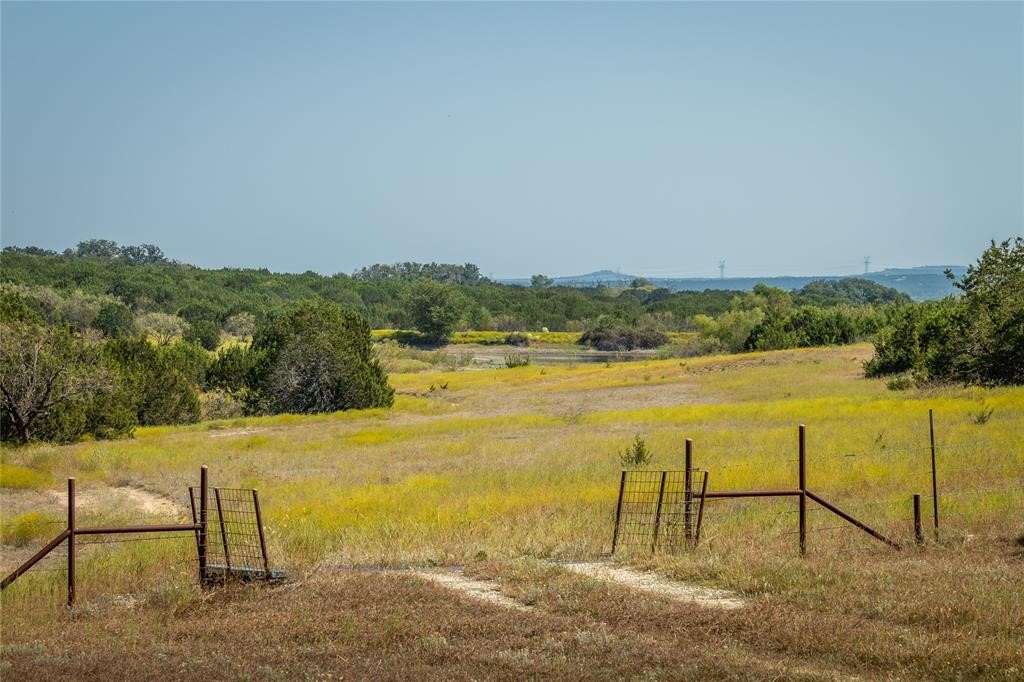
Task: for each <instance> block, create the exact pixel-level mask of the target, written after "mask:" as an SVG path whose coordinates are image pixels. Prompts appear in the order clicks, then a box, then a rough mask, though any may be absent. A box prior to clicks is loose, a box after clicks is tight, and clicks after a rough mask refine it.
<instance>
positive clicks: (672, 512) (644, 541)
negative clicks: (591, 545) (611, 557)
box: [612, 469, 708, 554]
mask: <svg viewBox="0 0 1024 682" xmlns="http://www.w3.org/2000/svg"><path fill="white" fill-rule="evenodd" d="M707 480H708V476H707V472H706V471H703V470H700V469H686V470H681V471H634V470H623V472H622V477H621V478H620V480H619V501H618V505H617V506H616V510H615V531H614V533H613V535H612V553H613V554H614V553H615V551H616V550H617V549H620V548H622V547H630V548H634V549H640V550H644V551H649V552H654V551H658V550H661V551H666V552H674V551H678V550H680V549H684V548H690V547H694V546H696V544H697V541H698V540H699V539H700V527H701V522H702V521H703V517H704V493H705V492H706V491H707Z"/></svg>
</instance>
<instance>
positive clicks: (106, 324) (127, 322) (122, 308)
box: [93, 303, 135, 339]
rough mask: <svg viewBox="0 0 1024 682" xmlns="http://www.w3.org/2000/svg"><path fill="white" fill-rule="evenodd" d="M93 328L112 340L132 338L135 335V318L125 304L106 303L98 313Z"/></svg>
mask: <svg viewBox="0 0 1024 682" xmlns="http://www.w3.org/2000/svg"><path fill="white" fill-rule="evenodd" d="M93 327H95V328H96V329H99V330H100V331H101V332H103V335H104V336H106V337H108V338H111V339H118V338H121V337H122V336H131V335H132V334H134V333H135V316H134V315H132V311H131V310H129V309H128V306H126V305H124V304H123V303H106V304H104V305H103V307H102V308H100V310H99V312H98V313H96V319H95V320H93Z"/></svg>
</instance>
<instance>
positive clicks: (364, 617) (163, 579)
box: [0, 345, 1024, 679]
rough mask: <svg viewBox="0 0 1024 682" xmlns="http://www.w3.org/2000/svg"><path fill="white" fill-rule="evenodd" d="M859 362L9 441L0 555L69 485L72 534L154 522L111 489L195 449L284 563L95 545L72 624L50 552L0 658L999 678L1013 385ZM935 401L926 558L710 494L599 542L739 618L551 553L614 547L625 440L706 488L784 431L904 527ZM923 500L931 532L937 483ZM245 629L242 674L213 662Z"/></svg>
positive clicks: (180, 472)
mask: <svg viewBox="0 0 1024 682" xmlns="http://www.w3.org/2000/svg"><path fill="white" fill-rule="evenodd" d="M869 355H870V347H869V346H867V345H858V346H848V347H842V348H831V349H809V350H798V351H782V352H775V353H754V354H745V355H739V356H724V357H707V358H695V359H688V360H677V359H674V360H652V361H645V362H631V363H618V364H616V363H612V364H610V365H603V364H601V365H581V366H577V367H537V366H529V367H523V368H517V369H512V370H509V369H498V370H482V371H473V372H466V371H446V372H439V371H421V372H417V373H410V374H393V375H392V376H391V383H392V385H393V386H394V387H395V388H396V392H397V399H396V404H395V407H394V408H393V409H391V410H370V411H364V412H354V413H344V414H342V413H339V414H332V415H319V416H310V417H302V416H293V415H281V416H277V417H266V418H245V419H235V420H230V421H221V422H209V423H204V424H198V425H195V426H191V427H174V428H147V429H140V430H139V431H138V432H137V433H136V437H135V438H134V439H132V440H127V441H118V442H90V443H81V444H77V445H72V446H63V447H56V446H46V445H36V446H31V447H27V448H20V449H5V450H3V451H2V468H0V485H2V486H3V489H2V492H0V501H2V503H3V531H4V541H5V543H7V544H5V545H4V556H3V562H4V568H5V569H10V568H11V567H13V565H16V564H17V563H18V561H20V560H21V559H22V558H24V556H26V553H31V550H32V548H34V547H38V546H41V545H42V544H43V543H44V542H45V540H46V538H47V536H48V535H55V534H56V532H58V531H59V529H60V523H59V519H60V518H61V514H62V507H61V504H60V499H59V497H58V496H57V495H56V492H57V491H59V490H61V489H62V486H63V480H64V478H66V477H67V476H75V477H76V478H77V480H78V487H79V490H80V491H87V490H89V489H90V488H91V489H93V490H95V491H101V492H102V491H111V492H110V494H109V495H108V496H107V498H109V499H110V500H115V499H116V500H118V502H117V504H113V503H111V504H103V503H102V500H103V499H107V498H103V497H102V496H100V498H99V500H100V501H99V502H97V503H95V504H93V505H92V506H90V507H89V508H87V509H83V510H82V511H81V512H80V520H79V523H92V522H99V521H122V520H132V521H136V522H146V521H149V522H156V521H157V520H158V519H159V520H169V519H168V518H167V517H168V515H169V512H168V510H169V509H173V507H166V506H164V507H154V508H151V511H152V509H159V511H160V513H159V514H157V513H147V512H145V511H144V507H143V506H139V505H135V504H134V503H133V500H134V499H136V498H135V497H132V496H131V495H129V494H128V493H126V492H124V491H125V490H128V489H131V490H136V491H141V492H139V493H138V494H142V493H143V492H144V493H145V494H146V495H149V496H151V497H153V498H156V499H159V500H164V501H166V500H167V499H169V500H171V501H172V502H173V503H175V504H176V505H177V508H178V510H179V511H178V514H179V515H182V516H183V515H184V514H185V509H186V506H185V505H186V500H187V498H186V497H185V492H184V490H185V486H187V485H190V484H195V483H196V482H197V477H198V470H199V466H200V465H201V464H208V465H209V466H210V470H211V482H212V484H214V485H224V486H248V487H257V488H259V490H260V496H261V499H262V500H263V503H264V508H265V509H264V511H265V515H266V524H267V526H268V532H269V540H270V543H271V547H272V552H273V557H274V559H275V561H276V562H277V563H279V564H281V565H283V566H285V567H286V568H288V569H289V570H290V571H291V573H292V575H293V576H294V578H295V580H294V581H293V582H292V583H291V584H289V585H286V586H283V587H280V588H273V589H270V590H259V589H253V588H248V587H236V588H229V589H226V590H221V591H217V592H215V593H213V594H207V595H203V594H200V593H199V591H198V590H197V589H196V588H195V587H193V586H192V582H193V580H192V575H193V566H192V565H191V564H190V559H189V557H190V555H189V551H192V552H193V553H194V544H190V538H184V539H183V540H165V541H159V542H152V543H122V544H121V545H102V546H95V547H88V548H86V549H85V550H84V551H83V552H81V556H80V559H79V573H80V576H79V583H80V600H81V604H82V605H81V606H80V607H78V608H76V610H75V612H73V613H71V614H68V613H65V612H64V611H63V609H62V607H61V604H62V599H63V594H62V579H63V576H62V574H61V572H60V570H59V569H60V566H61V563H60V560H59V557H56V558H55V559H54V560H53V561H49V560H48V561H49V564H47V565H44V566H43V568H47V567H49V568H51V569H54V570H51V571H46V570H42V571H39V572H30V573H29V574H27V575H26V576H24V577H23V578H21V579H20V580H19V581H18V583H16V584H15V585H14V586H13V587H11V588H9V589H8V590H6V591H5V592H4V593H3V613H2V625H3V648H2V657H0V665H2V667H0V673H2V674H3V676H4V677H6V676H7V675H11V676H12V677H11V679H14V678H26V679H27V678H30V677H36V678H39V677H49V678H60V677H64V678H81V677H90V676H115V675H117V674H122V675H127V676H139V675H140V674H142V673H143V671H144V672H145V674H146V676H147V677H154V678H171V677H176V676H178V677H180V676H185V677H190V676H199V675H203V676H204V677H209V678H211V679H238V678H246V677H256V678H266V679H293V678H296V677H303V678H310V679H312V678H326V677H327V676H328V674H329V673H330V674H333V675H334V676H335V677H342V676H343V677H352V676H355V677H361V676H373V677H382V678H405V679H408V678H409V677H418V676H435V677H436V676H440V677H452V678H480V677H496V678H509V679H512V678H522V677H524V676H525V677H529V676H553V677H566V678H569V677H578V676H580V675H581V670H582V675H583V676H586V677H593V678H623V677H625V678H631V677H633V678H638V679H663V678H664V679H679V678H693V677H699V676H704V677H711V678H730V677H732V678H750V679H776V678H779V677H782V678H805V679H835V678H845V677H849V676H859V677H860V678H863V679H872V678H875V677H879V678H881V677H895V678H906V679H919V678H922V677H928V678H937V679H942V678H945V679H962V678H965V677H970V678H991V679H1020V677H1021V675H1024V653H1022V647H1021V646H1020V642H1021V641H1022V638H1024V597H1022V596H1021V595H1022V594H1024V547H1021V546H1020V544H1019V543H1020V542H1021V541H1020V540H1018V538H1020V537H1021V536H1022V535H1024V492H1022V489H1024V445H1022V439H1021V435H1022V433H1024V389H1020V388H1015V389H1006V388H1003V389H980V388H963V387H940V388H931V389H912V390H908V391H901V392H893V391H890V390H888V389H887V388H886V386H885V382H884V381H880V380H870V379H865V378H863V376H862V372H861V365H862V363H863V361H864V360H865V359H866V358H867V357H869ZM929 408H931V409H934V411H935V415H936V421H935V424H936V437H937V444H938V449H937V460H938V474H939V476H938V477H939V484H940V485H939V488H940V500H941V506H940V513H941V519H942V524H943V529H942V534H941V535H940V538H941V541H940V542H935V541H933V540H932V539H931V533H930V532H929V534H928V536H929V542H928V543H927V544H926V545H925V546H923V547H915V546H913V545H912V544H907V546H906V547H905V549H904V550H903V551H900V552H896V551H894V550H892V549H890V548H888V547H886V546H884V545H882V544H881V543H878V542H877V541H875V540H873V539H871V538H869V537H868V536H867V535H865V534H863V533H861V532H860V531H857V530H856V529H853V528H852V527H851V526H848V525H847V524H843V523H842V522H839V520H838V519H837V518H836V517H830V515H828V514H827V513H823V512H821V511H819V510H815V511H813V512H812V513H811V533H810V537H809V545H810V551H809V554H808V556H807V557H806V558H803V559H801V558H799V556H798V554H797V551H796V536H795V535H794V531H795V528H796V525H795V524H796V520H795V514H793V511H794V509H795V502H794V501H793V500H781V501H773V500H753V501H735V502H734V501H729V502H721V501H720V502H715V503H713V504H711V503H709V505H708V508H707V511H706V515H707V516H706V528H705V533H706V534H705V539H704V541H703V542H702V544H701V547H700V548H699V549H698V550H697V551H695V552H693V553H688V554H682V555H679V556H656V557H650V556H646V555H643V554H642V553H637V554H636V555H635V556H633V557H629V556H628V555H624V556H623V557H620V559H621V560H624V561H630V562H631V563H632V564H634V565H635V566H638V567H641V568H646V569H651V570H654V571H657V572H660V573H661V574H663V575H667V576H672V577H675V578H678V579H680V580H686V581H690V582H693V583H697V584H701V585H707V586H715V587H720V588H726V589H730V590H734V591H736V592H738V593H739V594H741V595H743V597H744V598H745V599H747V602H748V606H747V607H745V608H742V609H738V610H736V611H732V612H715V611H714V610H710V609H705V608H697V607H692V606H686V605H683V604H675V603H671V602H670V601H666V600H664V599H658V598H655V597H650V596H637V595H636V594H634V593H631V592H630V591H629V590H626V589H624V588H621V587H617V586H614V585H607V584H603V583H599V582H595V581H594V580H588V579H586V578H583V577H580V576H576V575H572V574H569V573H567V572H566V571H564V570H561V569H560V568H559V567H558V565H557V562H558V561H563V560H594V559H598V558H600V557H601V556H602V555H604V554H605V553H607V552H608V551H609V549H610V544H611V530H612V519H613V512H614V506H615V499H616V493H617V481H618V476H619V474H618V472H619V468H620V466H619V457H618V453H619V452H620V451H621V450H622V449H623V448H625V447H626V446H627V445H628V444H629V442H630V441H631V440H632V439H633V437H634V436H635V435H636V434H639V435H640V436H641V437H642V438H644V439H645V441H646V443H647V444H648V446H649V447H650V448H651V449H652V450H653V452H654V453H655V457H654V461H653V462H652V464H651V466H652V467H653V468H681V466H682V452H683V440H684V439H685V438H687V437H690V438H693V439H694V441H695V465H696V466H698V467H701V468H705V469H707V470H708V471H709V472H710V481H711V487H712V488H713V489H718V490H727V489H736V488H766V487H793V486H795V485H796V475H797V474H796V463H795V461H794V460H795V459H796V456H797V425H798V424H800V423H804V424H806V425H807V427H808V437H807V442H808V486H809V487H810V488H811V489H812V490H814V491H815V492H818V493H819V494H821V495H823V496H824V497H826V498H827V499H829V500H831V501H833V502H834V503H836V504H838V505H839V506H841V507H843V508H844V509H847V510H849V511H850V512H851V513H853V514H854V515H856V516H858V518H861V519H862V520H864V521H865V522H867V523H869V524H870V525H872V526H874V527H876V528H878V529H880V530H882V531H883V532H885V533H887V534H889V535H890V536H892V537H894V538H895V539H897V540H898V541H900V542H901V543H909V541H910V540H911V538H912V525H911V516H910V496H911V495H912V494H913V493H921V494H923V495H926V496H927V495H930V491H931V478H930V477H931V474H930V469H929V462H930V452H929V449H928V443H929V440H928V410H929ZM115 493H116V494H115ZM118 495H120V497H118ZM925 511H926V517H927V519H928V520H930V514H931V499H930V497H926V499H925ZM29 514H35V515H37V516H36V517H35V521H33V520H32V518H26V515H29ZM9 528H10V529H12V530H10V531H9V530H8V529H9ZM929 530H930V529H929ZM15 531H16V532H15ZM50 531H52V532H50ZM15 538H19V539H17V540H15ZM8 539H10V542H8ZM18 543H20V546H19V547H16V546H15V545H16V544H18ZM44 564H46V562H44ZM367 565H372V566H374V567H389V568H405V567H416V566H419V567H423V566H463V567H465V571H466V572H467V573H468V574H470V575H472V576H477V577H480V578H481V579H487V580H494V581H496V582H497V583H499V584H500V585H501V588H502V591H503V592H506V593H507V594H509V595H511V596H512V597H514V598H515V599H517V600H519V601H521V602H522V603H524V604H528V605H529V606H530V607H531V609H532V610H531V611H530V612H529V613H528V614H525V615H524V614H522V613H515V612H508V611H506V610H503V609H502V608H501V607H500V606H493V605H479V604H476V603H474V602H472V601H467V600H466V598H464V597H459V596H456V595H454V594H452V593H450V592H447V591H446V590H445V589H444V588H442V587H438V586H437V585H433V584H428V583H424V582H422V581H419V580H417V579H416V578H414V577H410V576H407V575H401V574H398V575H396V574H393V573H387V572H385V573H381V572H376V571H374V572H366V571H354V570H351V567H354V566H367ZM239 647H244V650H246V651H251V652H252V653H251V660H249V661H248V663H246V661H244V660H243V661H240V660H239V657H237V656H232V654H233V653H234V652H235V651H237V650H239ZM124 650H131V651H133V652H135V653H136V654H137V656H135V657H124V656H121V655H120V653H119V652H121V651H124ZM243 658H244V657H243ZM140 661H141V662H140ZM143 662H144V663H145V665H146V666H149V667H144V666H143ZM239 666H242V667H239ZM581 666H582V667H581Z"/></svg>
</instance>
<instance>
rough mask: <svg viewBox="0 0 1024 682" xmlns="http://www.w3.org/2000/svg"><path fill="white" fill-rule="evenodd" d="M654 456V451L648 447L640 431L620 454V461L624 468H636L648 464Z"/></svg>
mask: <svg viewBox="0 0 1024 682" xmlns="http://www.w3.org/2000/svg"><path fill="white" fill-rule="evenodd" d="M653 458H654V453H652V452H651V451H650V450H649V449H648V448H647V443H646V442H645V441H644V439H643V438H641V437H640V434H639V433H638V434H636V435H635V436H633V442H632V443H630V444H629V445H628V446H627V447H626V449H625V450H623V451H622V452H621V453H620V454H619V463H620V464H622V468H623V469H636V468H638V467H642V466H647V465H648V464H650V463H651V460H652V459H653Z"/></svg>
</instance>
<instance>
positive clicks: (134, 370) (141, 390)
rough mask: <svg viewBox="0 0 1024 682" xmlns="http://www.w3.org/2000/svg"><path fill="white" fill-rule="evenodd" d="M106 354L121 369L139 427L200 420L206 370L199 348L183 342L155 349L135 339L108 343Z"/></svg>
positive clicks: (145, 342) (119, 372) (121, 378)
mask: <svg viewBox="0 0 1024 682" xmlns="http://www.w3.org/2000/svg"><path fill="white" fill-rule="evenodd" d="M196 351H198V353H197V352H196ZM103 352H104V354H105V355H106V356H107V357H108V358H110V359H111V361H112V362H113V363H114V365H115V366H116V367H117V368H118V374H119V379H120V382H121V384H122V386H123V390H125V391H126V392H127V394H128V395H129V396H130V401H131V404H132V406H133V408H134V410H135V413H136V416H137V419H138V423H139V424H142V425H145V426H155V425H159V424H192V423H195V422H197V421H199V418H200V415H201V408H200V402H199V384H200V383H201V382H202V380H203V375H204V373H205V367H204V366H203V365H202V364H201V363H202V362H203V358H202V355H201V354H203V351H202V350H201V349H199V348H198V347H197V346H194V345H193V344H189V343H181V342H179V343H175V344H173V345H169V346H154V345H153V344H151V343H149V342H148V341H146V339H144V338H141V337H131V338H121V339H115V340H112V341H108V342H107V343H106V344H104V346H103Z"/></svg>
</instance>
